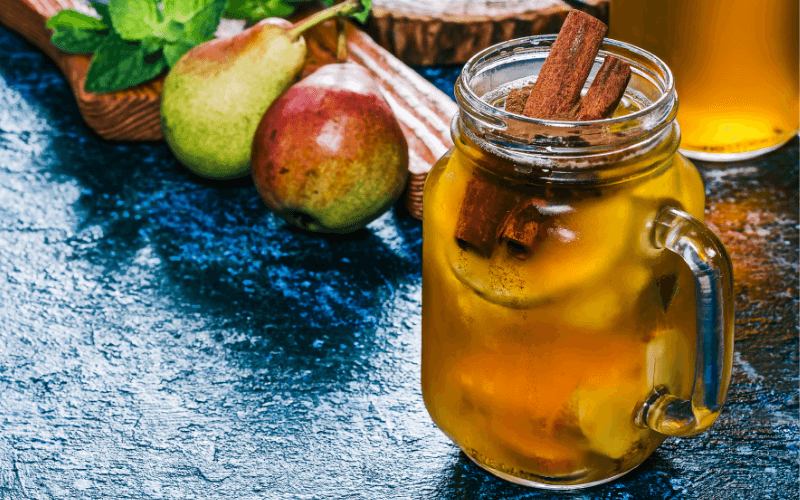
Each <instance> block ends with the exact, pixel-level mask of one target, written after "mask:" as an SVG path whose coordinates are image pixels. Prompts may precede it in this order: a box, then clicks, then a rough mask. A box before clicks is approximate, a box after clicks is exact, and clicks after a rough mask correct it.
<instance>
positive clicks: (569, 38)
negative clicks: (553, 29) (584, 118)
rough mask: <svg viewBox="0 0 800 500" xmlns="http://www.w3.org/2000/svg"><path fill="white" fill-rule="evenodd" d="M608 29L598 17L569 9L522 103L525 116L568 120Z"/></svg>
mask: <svg viewBox="0 0 800 500" xmlns="http://www.w3.org/2000/svg"><path fill="white" fill-rule="evenodd" d="M607 30H608V26H606V25H605V24H603V22H602V21H600V20H599V19H597V18H594V17H592V16H590V15H589V14H586V13H584V12H581V11H579V10H572V11H570V13H569V14H568V15H567V18H566V19H565V20H564V25H563V26H562V28H561V31H559V33H558V37H556V41H555V42H554V43H553V45H552V47H551V48H550V53H549V54H548V55H547V59H546V60H545V61H544V64H543V65H542V69H541V70H540V71H539V75H538V77H537V78H536V83H535V84H534V85H533V90H532V91H531V95H530V97H529V98H528V101H527V102H526V103H525V109H524V111H523V114H524V115H525V116H528V117H531V118H549V119H559V118H566V119H569V118H570V117H571V116H572V115H573V114H574V111H575V107H576V106H577V104H578V101H579V100H580V98H581V91H582V90H583V85H584V83H586V78H588V76H589V72H590V71H591V70H592V65H593V64H594V59H595V57H596V56H597V52H598V51H599V50H600V44H601V43H603V38H604V37H605V36H606V31H607Z"/></svg>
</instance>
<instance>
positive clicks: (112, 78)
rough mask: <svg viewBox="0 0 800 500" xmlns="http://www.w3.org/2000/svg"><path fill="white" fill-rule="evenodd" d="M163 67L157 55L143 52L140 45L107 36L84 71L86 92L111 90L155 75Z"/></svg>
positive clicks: (164, 66) (119, 88)
mask: <svg viewBox="0 0 800 500" xmlns="http://www.w3.org/2000/svg"><path fill="white" fill-rule="evenodd" d="M166 67H167V65H166V62H165V61H164V58H163V57H161V54H160V53H158V54H146V53H145V50H144V49H143V48H142V45H141V44H139V43H131V42H128V41H125V40H123V39H121V38H120V37H118V36H109V37H107V38H106V40H105V41H104V42H103V44H102V45H101V46H100V47H99V48H98V49H97V52H95V55H94V58H93V59H92V64H91V66H89V71H88V73H87V74H86V84H85V85H84V88H85V89H86V90H88V91H89V92H97V93H102V92H113V91H115V90H122V89H124V88H128V87H132V86H134V85H138V84H140V83H143V82H146V81H147V80H150V79H151V78H154V77H156V76H157V75H158V74H159V73H161V72H162V71H163V70H164V69H165V68H166Z"/></svg>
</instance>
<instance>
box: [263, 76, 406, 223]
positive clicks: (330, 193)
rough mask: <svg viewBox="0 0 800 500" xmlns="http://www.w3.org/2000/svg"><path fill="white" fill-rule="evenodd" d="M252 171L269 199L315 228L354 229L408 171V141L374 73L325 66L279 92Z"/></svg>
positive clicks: (386, 203)
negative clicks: (382, 94) (383, 95)
mask: <svg viewBox="0 0 800 500" xmlns="http://www.w3.org/2000/svg"><path fill="white" fill-rule="evenodd" d="M250 160H251V173H252V176H253V181H254V182H255V186H256V189H257V190H258V193H259V194H260V195H261V198H262V199H263V200H264V202H265V203H266V204H267V206H268V207H269V208H270V209H271V210H272V211H273V212H275V213H276V214H277V215H279V216H280V217H282V218H283V219H285V220H287V221H289V222H291V223H292V224H295V225H297V226H299V227H301V228H303V229H307V230H310V231H316V232H328V233H348V232H351V231H355V230H356V229H360V228H362V227H364V226H366V225H367V224H369V223H370V222H371V221H373V220H375V219H376V218H377V217H379V216H380V215H381V214H383V213H384V212H385V211H386V210H388V209H389V207H390V206H391V205H392V204H393V203H394V202H395V201H396V200H397V199H398V198H399V197H400V195H401V194H402V192H403V189H404V187H405V183H406V179H407V176H408V145H407V143H406V139H405V136H404V135H403V131H402V130H401V129H400V125H399V123H398V122H397V119H396V118H395V116H394V113H393V112H392V110H391V108H390V107H389V105H388V104H387V103H386V101H385V100H384V99H383V97H382V96H381V93H380V89H379V88H378V86H377V84H376V83H375V81H374V80H373V78H372V76H371V75H370V74H369V73H368V72H367V70H366V69H364V68H363V67H361V66H359V65H357V64H353V63H344V64H330V65H327V66H323V67H321V68H320V69H318V70H317V71H315V72H314V73H312V74H311V75H309V76H308V77H306V78H305V79H303V80H301V81H300V82H298V83H297V84H295V85H293V86H292V87H290V88H289V89H288V90H287V91H286V92H284V93H283V94H281V96H280V97H278V98H277V99H276V100H275V101H274V102H273V103H272V105H270V107H269V109H267V111H266V113H264V115H263V117H262V118H261V121H260V122H259V125H258V128H257V129H256V133H255V136H254V139H253V150H252V155H251V158H250Z"/></svg>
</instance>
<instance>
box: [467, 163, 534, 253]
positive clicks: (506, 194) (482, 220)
mask: <svg viewBox="0 0 800 500" xmlns="http://www.w3.org/2000/svg"><path fill="white" fill-rule="evenodd" d="M472 175H473V177H472V179H471V180H470V181H469V184H467V190H466V193H465V194H464V200H463V201H462V203H461V211H460V212H459V214H458V221H456V232H455V235H456V243H458V246H459V247H461V248H462V249H463V250H471V251H474V252H476V253H477V254H478V255H480V256H481V257H484V258H488V257H489V256H490V255H491V254H492V251H493V250H494V249H495V247H496V246H497V238H498V234H497V231H498V228H499V227H500V225H501V224H502V223H503V221H504V220H505V219H506V218H507V217H508V214H509V212H510V211H511V209H512V208H513V207H514V205H516V204H517V202H518V196H516V195H515V193H514V192H513V191H510V190H508V189H504V188H502V187H500V186H498V185H497V184H496V182H494V181H493V180H492V179H490V178H489V177H488V175H487V174H485V173H484V172H483V171H482V170H481V169H480V168H475V170H474V172H473V174H472Z"/></svg>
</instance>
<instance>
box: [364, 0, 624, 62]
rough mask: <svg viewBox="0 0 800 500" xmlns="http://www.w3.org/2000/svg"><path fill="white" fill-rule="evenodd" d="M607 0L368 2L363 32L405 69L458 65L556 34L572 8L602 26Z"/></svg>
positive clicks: (398, 0)
mask: <svg viewBox="0 0 800 500" xmlns="http://www.w3.org/2000/svg"><path fill="white" fill-rule="evenodd" d="M609 1H610V0H442V1H439V2H431V1H429V0H373V2H372V16H371V18H370V20H369V23H368V25H367V32H368V33H369V34H370V35H371V36H372V37H373V38H374V39H375V40H376V41H377V42H378V43H379V44H380V45H381V46H382V47H384V48H385V49H387V50H388V51H389V52H391V53H392V54H394V55H395V56H397V57H398V58H400V59H401V60H402V61H403V62H405V63H406V64H414V65H438V64H463V63H465V62H467V60H469V58H470V57H472V56H473V55H474V54H476V53H477V52H479V51H481V50H483V49H485V48H487V47H490V46H491V45H494V44H496V43H499V42H504V41H507V40H511V39H513V38H520V37H525V36H531V35H542V34H556V33H558V30H559V29H561V25H562V24H563V22H564V18H565V17H566V16H567V13H568V12H569V11H570V10H572V9H573V8H576V9H580V10H582V11H584V12H587V13H589V14H591V15H593V16H595V17H597V18H598V19H600V20H601V21H603V22H604V23H606V24H608V15H609Z"/></svg>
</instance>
